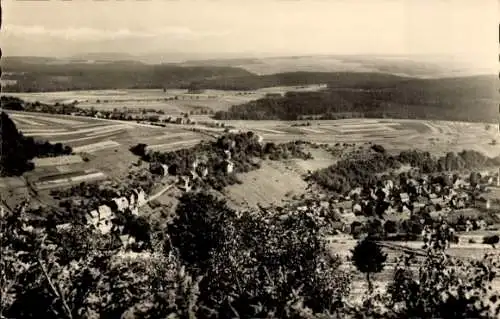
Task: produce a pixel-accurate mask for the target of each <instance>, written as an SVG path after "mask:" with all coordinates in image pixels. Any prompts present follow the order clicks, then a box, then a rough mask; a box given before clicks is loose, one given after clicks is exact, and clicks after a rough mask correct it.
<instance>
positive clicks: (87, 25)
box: [0, 0, 499, 67]
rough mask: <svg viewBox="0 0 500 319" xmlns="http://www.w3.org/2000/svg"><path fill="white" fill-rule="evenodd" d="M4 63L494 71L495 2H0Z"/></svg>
mask: <svg viewBox="0 0 500 319" xmlns="http://www.w3.org/2000/svg"><path fill="white" fill-rule="evenodd" d="M2 11H3V22H2V31H1V33H0V44H1V47H2V51H3V54H4V55H7V56H9V55H10V56H12V55H30V56H55V57H59V56H67V55H75V54H81V53H85V52H123V53H129V54H150V53H155V54H159V53H166V54H169V53H182V52H190V53H197V54H200V55H206V56H207V58H211V57H217V55H224V54H226V55H234V56H238V57H242V56H246V55H248V56H250V55H274V56H279V55H305V54H308V55H310V54H374V55H386V54H391V55H444V56H453V57H461V58H464V59H468V60H470V61H472V62H473V63H476V64H478V65H479V64H480V65H485V64H493V65H494V66H495V67H497V64H498V52H499V49H498V48H499V46H498V21H499V20H498V17H499V3H498V0H477V1H473V0H252V1H248V0H149V1H137V0H124V1H116V0H108V1H93V0H73V1H59V0H49V1H17V0H3V1H2Z"/></svg>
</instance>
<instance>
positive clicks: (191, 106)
mask: <svg viewBox="0 0 500 319" xmlns="http://www.w3.org/2000/svg"><path fill="white" fill-rule="evenodd" d="M324 87H325V86H324V85H308V86H300V87H298V86H292V87H287V86H283V87H270V88H263V89H258V90H254V91H251V92H244V91H226V90H224V91H222V90H206V91H204V92H203V93H199V94H198V93H196V94H193V93H189V94H188V93H187V90H183V89H169V90H167V91H166V92H163V90H160V89H157V90H155V89H151V90H145V89H143V90H95V91H64V92H40V93H39V92H36V93H9V95H11V96H15V97H19V98H21V99H23V100H25V101H28V102H36V101H39V102H42V103H50V104H53V103H72V102H74V101H77V102H78V106H79V107H82V108H91V107H94V108H96V109H100V110H113V109H114V108H123V107H126V108H128V109H142V108H148V109H157V110H163V111H165V113H166V114H168V115H174V116H175V115H179V114H180V113H182V112H190V111H195V110H200V109H207V110H213V111H221V110H222V111H225V110H227V109H229V107H231V106H232V105H236V104H243V103H246V102H249V101H252V100H256V99H260V98H263V97H264V96H265V95H266V94H284V93H286V92H289V91H315V90H319V89H323V88H324Z"/></svg>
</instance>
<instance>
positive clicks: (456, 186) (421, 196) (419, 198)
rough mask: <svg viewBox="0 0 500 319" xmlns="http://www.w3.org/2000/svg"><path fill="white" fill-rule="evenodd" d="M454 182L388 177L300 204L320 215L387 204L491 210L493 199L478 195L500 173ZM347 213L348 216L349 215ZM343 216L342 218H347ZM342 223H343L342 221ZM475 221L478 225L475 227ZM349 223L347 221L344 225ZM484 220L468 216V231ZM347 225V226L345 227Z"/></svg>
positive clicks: (398, 208) (416, 209) (395, 209)
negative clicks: (374, 184)
mask: <svg viewBox="0 0 500 319" xmlns="http://www.w3.org/2000/svg"><path fill="white" fill-rule="evenodd" d="M449 177H450V178H451V179H450V180H451V181H452V185H450V186H444V187H443V186H442V185H440V184H438V183H431V182H429V178H428V177H427V176H421V177H420V178H418V179H411V178H410V179H407V180H406V184H405V185H396V183H394V182H393V181H392V180H390V179H388V180H385V181H383V182H382V183H379V184H378V185H377V187H372V188H361V187H358V188H355V189H352V190H351V191H350V192H349V193H348V194H347V195H346V196H344V197H342V198H341V199H337V198H335V199H330V200H328V201H317V202H314V201H313V202H312V203H310V204H307V205H306V206H299V207H297V209H298V210H299V211H307V210H309V209H313V210H314V211H315V212H316V213H318V214H319V215H320V216H325V217H328V216H330V217H332V216H345V217H347V216H348V215H350V216H352V217H353V218H354V216H357V215H358V216H359V215H364V213H365V212H366V209H367V207H371V208H373V207H375V206H376V205H377V204H380V203H384V205H381V206H380V205H379V206H378V207H383V209H384V213H385V214H389V215H390V214H400V213H407V214H409V215H411V214H416V213H420V212H427V213H431V214H432V213H438V215H441V214H446V213H448V212H451V211H452V210H454V211H461V212H463V213H464V216H466V215H468V214H467V211H469V210H474V209H483V210H488V209H490V208H491V207H492V205H491V202H490V200H489V199H485V198H484V197H482V196H477V194H480V193H481V192H482V191H485V190H486V189H487V188H488V187H500V174H484V176H482V177H481V179H480V180H479V181H478V183H477V184H475V185H474V186H472V185H471V184H470V182H469V181H468V180H467V178H462V177H459V176H456V175H455V176H449ZM345 217H344V218H345ZM344 218H342V219H344ZM341 224H342V223H341ZM473 224H474V227H473ZM343 226H346V225H343ZM485 227H486V223H485V222H484V220H481V219H479V220H477V221H470V220H468V219H467V220H466V224H465V231H470V230H472V229H473V228H474V229H477V228H479V229H484V228H485ZM342 228H345V227H342Z"/></svg>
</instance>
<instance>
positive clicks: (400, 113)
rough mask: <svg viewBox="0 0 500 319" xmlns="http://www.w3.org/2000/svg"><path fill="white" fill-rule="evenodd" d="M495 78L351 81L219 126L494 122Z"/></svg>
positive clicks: (258, 104) (237, 115)
mask: <svg viewBox="0 0 500 319" xmlns="http://www.w3.org/2000/svg"><path fill="white" fill-rule="evenodd" d="M496 81H497V79H496V77H494V76H476V77H463V78H448V79H432V80H420V79H407V78H399V79H398V78H397V77H385V78H379V75H372V77H369V76H367V75H359V77H356V76H354V75H352V77H351V78H349V77H340V76H339V78H338V80H336V81H329V82H327V83H328V89H326V90H323V91H320V92H288V93H286V94H285V95H284V96H283V97H266V98H262V99H259V100H256V101H251V102H248V103H245V104H241V105H234V106H232V107H231V108H230V109H229V111H227V112H225V111H220V112H217V113H216V114H215V118H216V119H219V120H299V119H303V118H311V117H312V118H318V119H338V118H350V117H391V118H412V119H440V120H456V121H486V122H491V121H492V120H494V119H496V116H497V115H498V114H497V113H498V103H497V102H498V92H497V90H496Z"/></svg>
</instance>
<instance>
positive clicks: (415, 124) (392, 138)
mask: <svg viewBox="0 0 500 319" xmlns="http://www.w3.org/2000/svg"><path fill="white" fill-rule="evenodd" d="M309 122H310V123H311V125H310V126H307V127H300V126H298V127H297V126H296V127H294V126H292V124H293V123H292V122H283V121H225V122H224V123H226V124H228V125H232V126H234V127H237V128H239V129H251V130H254V131H256V132H258V134H260V135H262V137H263V138H264V139H265V140H266V141H274V142H285V141H289V140H294V139H302V140H308V141H311V142H317V143H328V144H335V143H363V142H368V141H371V142H373V143H378V144H381V145H383V146H385V147H386V148H387V149H389V150H391V149H392V150H394V151H399V150H402V149H408V148H419V149H422V150H425V151H429V152H431V153H434V154H439V155H441V154H444V153H446V152H451V151H455V152H456V151H461V150H463V149H473V150H477V151H479V152H482V153H484V154H485V155H488V156H498V155H500V147H498V146H497V145H491V142H492V140H494V139H500V133H498V126H497V125H490V127H489V129H488V130H487V129H486V125H485V124H482V123H466V122H450V121H425V120H397V119H394V120H389V119H380V120H379V119H346V120H335V121H309Z"/></svg>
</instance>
